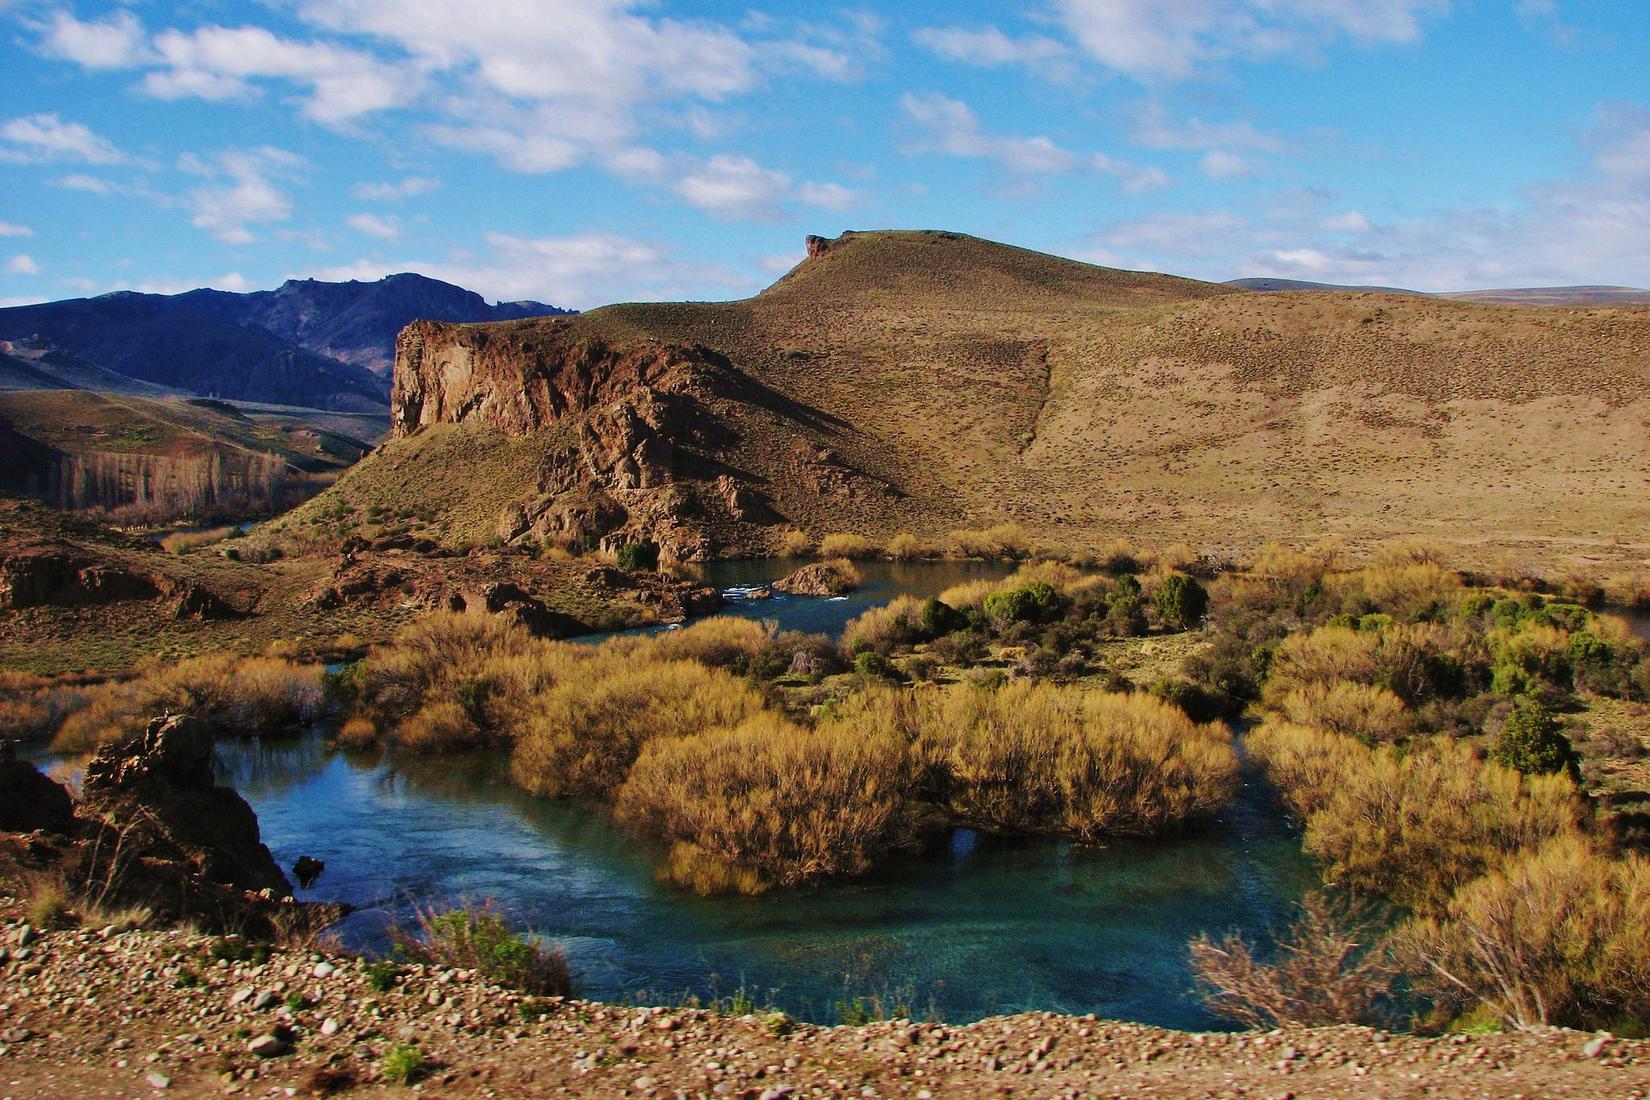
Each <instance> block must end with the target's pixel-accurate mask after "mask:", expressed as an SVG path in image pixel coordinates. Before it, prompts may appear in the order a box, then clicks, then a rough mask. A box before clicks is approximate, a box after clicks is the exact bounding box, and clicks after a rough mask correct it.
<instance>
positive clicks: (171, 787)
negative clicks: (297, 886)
mask: <svg viewBox="0 0 1650 1100" xmlns="http://www.w3.org/2000/svg"><path fill="white" fill-rule="evenodd" d="M83 792H84V793H83V795H82V799H81V815H80V816H82V817H83V818H86V817H95V818H96V819H99V820H100V821H101V822H102V823H104V824H105V827H107V828H111V829H113V830H115V831H116V832H117V833H118V834H119V840H118V842H119V843H120V844H121V845H122V846H123V847H124V848H126V849H127V850H128V851H129V852H130V853H131V854H132V855H133V856H134V857H136V858H142V859H159V860H163V861H167V862H174V863H182V864H185V865H187V866H189V867H191V868H192V869H193V871H194V872H195V873H196V874H198V875H199V876H200V877H201V878H203V879H205V880H207V881H209V882H215V883H222V884H225V885H228V886H233V887H236V888H239V889H242V890H251V891H260V890H269V891H270V892H271V893H273V894H274V895H275V896H277V897H279V896H282V895H285V894H288V893H290V892H291V887H290V885H289V884H288V882H287V880H286V876H285V875H284V874H282V873H281V868H280V866H279V865H278V864H277V863H276V862H275V858H274V857H273V856H272V855H270V853H269V849H268V848H267V847H265V846H264V844H263V841H262V839H261V838H260V836H259V833H258V818H257V816H256V815H255V814H254V813H253V812H252V807H250V806H248V805H247V804H246V800H245V799H243V798H242V797H241V796H240V795H239V794H237V793H235V792H234V791H233V790H231V789H229V788H228V787H220V786H218V785H217V783H216V781H215V779H214V778H213V774H212V734H211V731H210V730H209V729H208V728H207V727H206V725H205V723H203V722H201V721H199V720H197V719H195V718H191V717H188V716H186V715H170V716H167V717H163V718H156V719H154V720H153V721H151V722H150V723H149V725H148V728H146V729H145V730H144V731H143V732H142V733H140V734H137V735H135V736H133V737H130V738H128V739H126V740H125V741H119V742H115V743H113V744H110V745H105V746H104V747H103V748H102V749H100V750H98V753H97V755H96V756H94V757H93V758H92V760H91V761H90V762H89V763H88V764H87V765H86V779H85V784H84V787H83Z"/></svg>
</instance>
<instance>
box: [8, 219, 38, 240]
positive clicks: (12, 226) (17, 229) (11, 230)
mask: <svg viewBox="0 0 1650 1100" xmlns="http://www.w3.org/2000/svg"><path fill="white" fill-rule="evenodd" d="M32 236H34V230H32V229H30V228H29V227H28V226H26V225H17V224H16V223H14V222H0V237H32Z"/></svg>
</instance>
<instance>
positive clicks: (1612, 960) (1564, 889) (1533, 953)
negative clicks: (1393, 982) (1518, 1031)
mask: <svg viewBox="0 0 1650 1100" xmlns="http://www.w3.org/2000/svg"><path fill="white" fill-rule="evenodd" d="M1396 943H1397V946H1398V949H1399V953H1400V956H1401V957H1402V958H1403V959H1404V961H1405V963H1406V964H1407V967H1408V969H1409V971H1410V973H1411V975H1412V979H1413V981H1414V983H1415V985H1416V988H1417V989H1418V990H1419V991H1420V992H1422V993H1425V994H1427V995H1429V996H1431V997H1433V998H1434V1000H1435V1001H1436V1002H1438V1003H1439V1004H1441V1005H1443V1006H1445V1007H1447V1008H1452V1009H1454V1010H1456V1011H1458V1012H1459V1011H1462V1010H1468V1009H1470V1008H1472V1007H1473V1006H1474V1005H1482V1006H1484V1007H1485V1008H1486V1009H1488V1010H1489V1011H1491V1012H1493V1013H1494V1014H1495V1015H1496V1016H1497V1017H1498V1018H1499V1019H1500V1020H1501V1021H1502V1022H1503V1023H1505V1024H1506V1025H1507V1026H1509V1027H1515V1028H1533V1027H1543V1026H1547V1025H1562V1026H1569V1027H1578V1028H1595V1027H1611V1028H1615V1029H1618V1030H1620V1029H1622V1028H1623V1027H1624V1025H1628V1026H1633V1027H1636V1028H1640V1029H1642V1028H1643V1027H1644V1026H1645V1025H1646V1024H1650V862H1647V861H1646V860H1645V859H1644V858H1643V857H1642V856H1638V855H1628V856H1626V857H1624V858H1620V859H1612V858H1610V857H1608V856H1605V855H1603V854H1600V853H1599V852H1598V851H1596V850H1595V849H1594V848H1593V847H1592V846H1591V845H1590V844H1589V843H1588V842H1587V841H1586V840H1584V839H1582V838H1581V837H1579V836H1566V837H1560V838H1558V839H1555V840H1553V841H1551V842H1550V843H1548V844H1546V845H1545V846H1543V847H1542V848H1540V849H1539V850H1536V851H1532V852H1529V853H1528V854H1526V855H1525V856H1524V858H1522V859H1520V860H1518V861H1516V862H1513V863H1510V864H1508V865H1507V866H1506V867H1505V868H1503V869H1500V870H1494V871H1491V872H1490V873H1489V874H1487V875H1485V876H1484V877H1483V878H1480V879H1478V880H1477V881H1474V882H1471V883H1468V884H1467V885H1466V886H1464V887H1463V888H1462V889H1461V890H1460V891H1458V892H1457V893H1456V895H1455V896H1454V897H1453V898H1451V899H1450V901H1449V905H1448V907H1447V909H1446V911H1445V912H1444V913H1443V914H1442V915H1440V916H1439V917H1437V918H1436V919H1430V920H1429V919H1421V920H1416V921H1413V922H1411V923H1410V924H1408V925H1406V926H1405V927H1404V928H1402V929H1400V931H1399V933H1398V935H1397V937H1396Z"/></svg>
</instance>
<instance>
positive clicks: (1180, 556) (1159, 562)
mask: <svg viewBox="0 0 1650 1100" xmlns="http://www.w3.org/2000/svg"><path fill="white" fill-rule="evenodd" d="M1152 559H1153V560H1152V564H1153V565H1154V566H1155V567H1156V568H1157V569H1159V570H1162V571H1163V572H1164V573H1195V572H1196V571H1197V568H1198V566H1199V565H1200V564H1201V563H1202V561H1203V556H1202V555H1201V554H1199V553H1198V552H1197V551H1196V550H1193V549H1192V548H1191V547H1190V546H1188V545H1186V544H1185V543H1184V542H1173V543H1170V544H1169V545H1168V546H1165V547H1163V548H1162V549H1161V550H1158V551H1157V552H1156V553H1155V554H1153V555H1152Z"/></svg>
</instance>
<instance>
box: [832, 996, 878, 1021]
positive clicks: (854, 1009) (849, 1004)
mask: <svg viewBox="0 0 1650 1100" xmlns="http://www.w3.org/2000/svg"><path fill="white" fill-rule="evenodd" d="M836 1015H837V1019H839V1020H841V1021H842V1022H843V1023H844V1024H846V1025H847V1026H849V1027H863V1026H864V1025H866V1024H868V1023H870V1022H871V1010H870V1009H869V1008H868V1007H866V1004H865V998H864V997H855V998H853V999H852V1000H846V1001H838V1002H837V1003H836Z"/></svg>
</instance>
